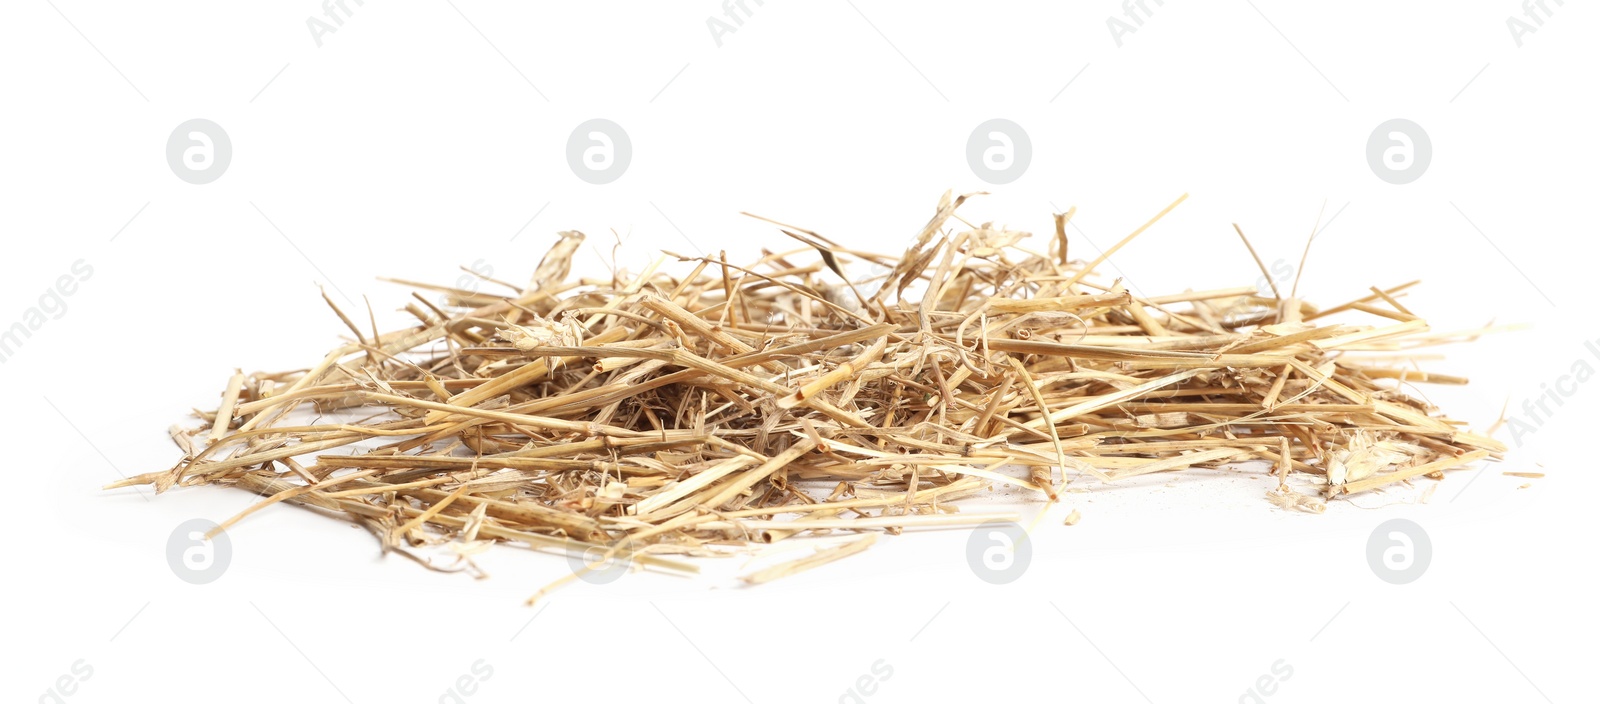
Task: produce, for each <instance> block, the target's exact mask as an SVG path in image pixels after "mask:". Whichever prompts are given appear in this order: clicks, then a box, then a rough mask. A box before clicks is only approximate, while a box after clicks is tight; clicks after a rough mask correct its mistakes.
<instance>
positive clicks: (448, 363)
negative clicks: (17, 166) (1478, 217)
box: [111, 194, 1505, 583]
mask: <svg viewBox="0 0 1600 704" xmlns="http://www.w3.org/2000/svg"><path fill="white" fill-rule="evenodd" d="M966 198H967V197H966V196H962V197H959V198H951V197H950V196H949V194H946V196H945V197H944V198H943V199H942V201H941V202H940V204H939V207H938V210H937V212H936V213H935V215H934V216H933V218H932V219H930V220H929V221H928V223H927V224H926V225H924V226H923V228H922V229H921V231H920V232H919V233H918V234H917V236H916V237H915V239H914V241H913V242H912V243H911V245H910V246H909V247H908V248H907V249H906V250H905V252H904V253H903V254H902V255H901V256H900V257H899V258H895V257H892V256H884V255H877V254H870V253H865V252H859V251H855V250H853V249H850V248H848V247H843V246H840V245H838V244H836V243H834V242H831V241H829V240H827V239H826V238H824V237H822V236H821V235H819V234H817V233H814V232H810V231H807V230H803V229H800V228H796V227H792V226H788V225H783V224H781V223H774V224H776V225H777V226H778V227H779V229H780V230H781V231H782V232H783V233H784V234H785V235H788V236H789V237H791V238H793V239H795V240H798V241H799V242H801V243H802V244H803V245H804V246H803V247H802V248H800V249H797V250H793V251H783V252H772V251H766V250H763V251H764V254H765V256H763V257H761V258H760V259H759V260H758V261H756V262H753V263H751V264H748V265H745V266H736V265H733V264H729V263H728V262H727V261H726V257H725V256H722V257H717V258H710V257H684V256H677V255H670V256H663V257H662V258H660V259H657V260H656V261H655V262H654V263H653V264H651V265H650V266H649V267H648V268H647V269H646V270H645V271H644V272H643V273H641V274H639V275H637V276H631V277H630V276H627V275H625V274H623V273H618V274H616V275H615V276H614V277H613V278H612V279H610V280H588V279H584V280H578V281H569V280H568V278H569V277H568V274H569V271H570V268H571V259H572V255H573V253H574V252H576V251H577V249H578V246H579V244H580V243H581V242H582V241H583V235H582V234H580V233H577V232H563V233H561V235H560V239H559V240H558V242H557V243H556V245H555V246H554V248H552V249H551V251H550V252H549V254H547V255H546V256H545V258H544V259H543V260H542V261H541V262H540V264H539V266H538V268H537V270H536V271H535V272H534V274H533V277H532V280H531V281H530V282H529V284H528V285H527V286H526V287H524V288H518V287H515V286H512V285H509V284H504V283H503V282H492V283H494V284H497V285H503V286H505V287H506V288H507V289H509V293H507V294H504V295H496V294H489V293H479V292H474V291H466V290H457V289H452V288H444V287H438V286H428V285H423V284H411V285H412V286H414V287H415V288H417V289H419V290H421V291H428V292H432V293H434V294H443V296H444V297H445V298H446V300H448V305H445V306H443V307H441V306H436V305H435V304H434V303H432V302H430V299H429V298H427V297H424V296H422V295H420V294H418V293H413V294H412V298H413V300H411V301H410V302H408V303H407V304H406V305H405V308H404V310H405V311H406V312H407V313H409V314H410V315H411V316H413V317H415V318H416V319H417V323H416V324H415V325H413V326H411V327H408V328H405V329H401V330H395V331H391V332H388V333H383V334H378V333H377V332H376V331H372V336H370V337H369V336H368V335H367V334H365V333H364V332H363V331H362V330H361V329H360V328H358V327H357V326H356V325H355V324H354V323H352V322H350V318H349V317H348V316H346V315H345V314H344V313H343V312H339V311H338V309H337V307H336V306H333V303H332V302H331V301H329V305H330V306H332V307H334V309H335V311H336V312H338V315H339V317H340V318H341V319H342V320H344V321H345V323H346V325H348V326H349V327H350V329H351V332H352V333H353V334H354V337H355V339H354V341H353V342H350V343H348V344H345V345H342V346H340V347H338V348H337V349H335V350H333V351H332V352H329V353H328V354H327V355H326V356H324V357H323V358H322V359H321V360H320V361H318V362H316V363H315V364H313V365H312V366H311V367H310V368H309V369H306V370H297V371H290V372H282V373H275V374H266V373H259V372H258V373H254V374H249V375H244V374H235V375H234V376H232V377H231V378H230V379H229V380H228V381H227V383H226V386H225V392H224V395H223V402H222V404H221V405H220V407H219V409H218V410H217V411H215V412H209V413H208V412H201V413H199V416H200V417H201V420H202V425H201V426H200V427H199V428H198V429H196V430H194V431H181V430H176V429H175V430H174V431H173V437H174V440H175V441H176V442H177V443H178V445H179V446H180V448H182V449H183V450H184V455H183V457H182V459H180V460H179V462H178V463H177V465H176V466H174V467H173V468H172V469H170V470H167V471H162V472H155V473H151V474H145V475H141V476H137V477H133V478H131V479H128V480H126V481H121V482H117V483H115V484H112V485H111V487H126V486H132V485H138V484H150V485H153V486H154V487H155V489H156V490H157V491H158V492H159V491H165V490H166V489H168V488H171V487H173V486H176V485H183V486H195V485H203V484H221V485H228V486H236V487H239V488H243V489H245V490H248V491H252V492H256V493H258V494H261V495H264V496H266V497H268V498H267V500H266V501H264V502H262V503H261V504H258V505H257V506H255V507H252V508H251V509H250V510H247V511H245V512H244V513H243V514H240V515H239V516H236V517H234V518H232V519H230V520H228V521H227V522H225V523H224V524H223V525H222V526H221V527H219V528H218V530H221V529H222V528H226V527H229V526H231V525H233V524H235V523H237V522H238V521H239V520H240V519H242V518H243V517H245V516H246V515H249V514H250V513H252V512H254V511H255V510H258V509H259V508H261V507H263V506H266V505H269V504H272V503H276V502H280V501H281V502H286V503H291V504H296V505H300V506H306V507H310V508H313V509H317V510H320V511H324V512H328V513H331V514H333V515H337V516H341V517H343V518H346V519H348V520H351V521H355V522H357V523H359V524H362V525H364V526H366V527H368V528H369V529H370V530H371V531H372V532H373V533H374V534H376V535H377V536H378V538H379V540H380V542H381V544H382V546H383V548H384V549H385V550H393V551H399V552H401V553H403V554H406V555H407V556H411V554H410V553H409V552H407V548H410V547H415V546H419V545H425V544H440V543H447V544H449V545H450V546H451V547H453V548H455V549H456V551H457V552H458V553H459V554H461V555H462V556H463V559H464V560H468V562H469V564H470V555H472V554H475V553H476V552H477V551H478V550H481V549H482V548H483V547H484V546H485V545H487V542H486V541H493V542H511V543H522V544H526V545H529V546H532V547H534V548H537V549H555V550H562V551H568V552H569V554H572V553H579V552H583V551H586V550H587V551H589V553H590V554H591V556H593V555H595V554H599V555H603V556H605V557H613V558H615V557H622V558H626V559H627V560H629V561H630V562H632V563H635V564H638V565H643V566H651V567H658V568H665V569H673V570H681V571H693V570H694V566H693V565H692V564H691V563H685V562H682V561H678V560H673V559H669V558H664V557H661V555H662V554H690V555H704V554H717V553H721V552H724V550H723V549H721V548H722V546H727V545H735V546H738V545H746V544H750V543H759V542H769V541H777V540H783V539H786V538H789V537H792V536H797V535H814V534H818V533H826V532H830V531H877V530H888V531H890V532H898V531H899V530H900V529H903V528H918V527H927V526H952V525H963V524H973V523H977V522H982V521H987V520H992V519H995V518H996V517H997V516H999V517H1008V518H1015V516H1013V515H1009V514H995V513H975V512H962V511H960V510H959V506H958V505H957V502H958V500H960V499H962V498H963V497H970V496H972V495H974V494H977V493H978V492H980V491H984V490H986V489H988V488H989V487H991V486H994V485H996V484H1005V485H1010V486H1012V487H1016V488H1020V489H1024V490H1027V491H1033V492H1038V493H1039V494H1040V495H1042V496H1043V497H1044V498H1045V499H1047V500H1051V501H1054V500H1055V499H1056V497H1057V495H1058V491H1060V490H1061V488H1062V487H1063V486H1064V485H1066V484H1069V483H1072V482H1075V481H1077V480H1078V479H1079V478H1081V477H1088V478H1090V480H1091V481H1093V482H1094V483H1100V482H1118V481H1121V480H1125V479H1127V478H1128V477H1134V476H1139V475H1145V474H1151V473H1155V472H1174V471H1179V470H1187V469H1196V468H1198V469H1215V468H1219V467H1222V466H1224V465H1237V464H1238V463H1241V462H1247V461H1251V460H1259V461H1261V462H1265V463H1268V466H1267V468H1266V469H1265V470H1264V471H1267V472H1270V473H1271V474H1272V475H1273V476H1275V478H1276V479H1277V482H1276V488H1274V489H1273V490H1271V491H1269V492H1268V498H1269V499H1271V500H1272V501H1273V502H1274V503H1276V504H1278V505H1280V506H1282V507H1284V508H1285V509H1299V510H1306V511H1313V512H1321V511H1322V510H1324V508H1325V506H1326V504H1325V501H1324V499H1327V498H1337V497H1342V496H1346V495H1349V494H1354V493H1358V492H1364V491H1372V490H1375V489H1380V488H1383V487H1387V486H1390V485H1393V484H1396V483H1401V482H1410V481H1413V480H1416V479H1419V478H1422V477H1430V478H1440V477H1442V476H1443V475H1444V473H1445V472H1447V471H1450V470H1456V469H1460V468H1462V467H1465V466H1466V465H1468V464H1470V463H1472V462H1475V461H1478V460H1480V459H1485V458H1498V457H1499V455H1500V453H1503V452H1504V451H1505V447H1504V446H1503V445H1502V444H1501V443H1499V442H1497V441H1495V440H1493V439H1491V438H1489V437H1485V436H1482V435H1476V434H1473V433H1471V432H1467V431H1465V430H1463V429H1462V428H1461V427H1460V424H1458V423H1456V422H1454V421H1451V420H1449V419H1447V418H1444V417H1441V416H1440V415H1439V414H1438V413H1437V412H1436V410H1435V409H1434V408H1432V407H1430V406H1429V405H1428V404H1426V403H1424V402H1422V401H1420V400H1418V399H1416V398H1413V397H1411V396H1408V395H1406V394H1405V393H1402V391H1401V390H1400V389H1399V385H1400V384H1401V383H1412V382H1433V383H1446V384H1459V383H1465V380H1464V379H1461V378H1459V377H1453V376H1444V375H1437V374H1429V373H1424V372H1420V371H1416V370H1414V369H1411V368H1408V367H1403V366H1398V362H1397V361H1395V359H1394V358H1393V357H1391V358H1390V359H1389V360H1388V361H1383V360H1379V361H1372V360H1371V359H1369V360H1368V361H1361V360H1360V359H1358V358H1357V357H1356V356H1354V355H1352V354H1350V353H1358V352H1388V353H1393V352H1395V351H1403V350H1409V349H1412V348H1415V347H1418V346H1421V345H1427V344H1433V343H1438V342H1442V341H1447V340H1453V339H1461V336H1439V335H1430V334H1429V333H1428V326H1427V324H1426V323H1425V322H1424V321H1423V320H1422V319H1421V318H1419V317H1418V316H1417V315H1415V314H1414V313H1413V312H1411V311H1410V310H1407V309H1406V308H1405V307H1404V306H1403V305H1402V304H1401V303H1400V301H1399V299H1400V298H1401V297H1402V296H1403V295H1404V292H1405V291H1406V290H1407V289H1409V288H1410V287H1411V286H1413V285H1414V284H1415V283H1416V282H1411V283H1407V284H1403V285H1400V286H1395V287H1391V288H1387V289H1377V288H1373V289H1371V292H1370V295H1364V296H1362V297H1361V298H1359V299H1357V300H1355V301H1351V302H1349V303H1345V304H1343V305H1339V306H1334V307H1332V308H1328V309H1323V310H1319V309H1318V308H1316V307H1314V306H1312V305H1310V304H1308V303H1306V302H1304V301H1301V300H1298V299H1296V298H1293V297H1292V296H1293V294H1291V295H1290V297H1283V296H1282V295H1281V293H1280V292H1279V291H1278V290H1277V289H1276V287H1275V286H1274V289H1273V296H1272V297H1270V298H1268V297H1264V296H1261V295H1258V293H1257V291H1256V290H1255V289H1254V288H1250V287H1242V288H1232V289H1224V290H1215V291H1188V292H1184V293H1178V294H1173V295H1166V296H1157V297H1153V298H1142V297H1140V296H1137V295H1134V294H1132V293H1130V292H1129V291H1128V290H1127V289H1126V288H1125V287H1124V286H1123V284H1122V283H1121V282H1120V281H1114V282H1111V283H1109V284H1104V283H1096V280H1097V277H1096V272H1095V267H1097V266H1098V265H1100V264H1101V263H1103V262H1104V261H1105V260H1106V259H1107V258H1108V257H1109V256H1110V255H1111V254H1112V253H1113V252H1115V251H1116V250H1118V249H1120V248H1121V247H1122V246H1123V245H1125V244H1127V243H1128V242H1129V241H1131V240H1132V239H1133V238H1134V237H1136V236H1138V235H1139V234H1140V233H1142V232H1144V231H1145V230H1146V229H1147V228H1149V227H1150V226H1152V225H1153V224H1155V223H1156V221H1158V220H1159V219H1160V218H1161V216H1162V215H1165V214H1166V213H1167V212H1169V211H1171V210H1172V208H1173V207H1176V206H1177V205H1178V203H1179V202H1181V201H1182V200H1183V199H1182V198H1179V199H1178V201H1177V202H1174V203H1173V204H1172V205H1171V206H1168V207H1167V208H1166V209H1165V210H1163V211H1161V213H1160V214H1158V215H1157V216H1156V217H1155V218H1152V219H1151V220H1150V222H1148V223H1146V224H1145V225H1143V226H1141V227H1140V228H1139V229H1138V230H1136V231H1134V232H1133V233H1132V234H1130V235H1128V237H1127V238H1124V239H1123V240H1122V241H1120V242H1118V243H1117V244H1116V246H1114V247H1112V248H1111V249H1108V250H1106V252H1105V254H1103V255H1101V256H1100V257H1097V258H1096V259H1095V260H1094V261H1092V262H1089V263H1087V264H1085V263H1083V262H1081V261H1074V260H1071V259H1070V258H1069V256H1068V240H1067V237H1066V229H1065V226H1066V224H1067V221H1068V219H1069V218H1070V217H1071V216H1072V212H1071V211H1069V212H1068V213H1065V214H1062V215H1058V216H1056V232H1055V237H1054V238H1053V240H1052V241H1051V242H1050V243H1049V251H1048V252H1047V253H1042V254H1041V253H1034V252H1030V251H1028V250H1026V249H1024V248H1023V247H1022V246H1021V243H1022V241H1023V239H1024V238H1025V237H1027V236H1028V235H1027V234H1026V233H1022V232H1014V231H1008V230H1005V229H999V228H995V227H993V226H991V225H983V226H979V227H971V228H970V229H965V230H962V231H958V232H953V233H952V232H948V231H947V230H946V225H947V223H949V222H950V221H951V219H952V218H953V217H954V214H955V211H956V208H957V207H958V206H960V205H961V203H962V202H963V201H964V200H966ZM769 222H770V221H769ZM1239 235H1240V237H1241V238H1243V236H1244V233H1243V232H1242V231H1240V232H1239ZM1245 244H1246V246H1247V247H1248V244H1249V242H1248V240H1245ZM1241 254H1242V253H1241ZM1250 254H1251V256H1252V257H1254V254H1255V253H1254V250H1253V249H1250ZM672 258H676V259H677V260H678V261H679V262H683V263H685V264H684V268H688V269H689V271H688V272H687V273H685V274H670V273H667V272H666V271H665V267H664V265H665V264H667V262H668V260H669V259H672ZM1255 261H1256V262H1257V264H1259V263H1260V259H1259V258H1258V257H1257V258H1255ZM690 264H692V267H690V266H689V265H690ZM862 265H871V266H875V267H876V268H877V269H878V270H879V271H880V273H879V274H877V275H875V276H870V277H867V278H864V279H863V278H857V279H851V278H849V277H847V276H846V268H847V266H848V267H853V268H856V269H859V267H861V266H862ZM1263 273H1264V274H1265V271H1263ZM1267 279H1268V280H1269V281H1270V280H1271V277H1270V276H1268V277H1267ZM402 283H405V282H402ZM1334 313H1348V314H1352V315H1365V316H1368V317H1369V318H1376V319H1377V320H1376V323H1377V324H1376V325H1349V324H1335V323H1325V322H1322V320H1323V319H1324V318H1325V317H1327V316H1329V315H1331V314H1334ZM308 409H315V411H317V412H318V413H322V414H327V413H335V412H338V413H342V415H343V417H346V418H348V419H349V420H348V422H344V423H323V424H317V425H295V424H293V423H294V422H295V420H294V419H297V418H300V417H302V416H304V415H307V414H306V413H305V411H306V410H308ZM352 451H357V452H355V453H354V454H352ZM1291 474H1296V475H1302V476H1304V477H1308V478H1309V479H1310V480H1311V481H1310V482H1297V483H1299V484H1302V485H1304V484H1312V483H1314V484H1316V485H1320V487H1321V491H1320V494H1321V496H1320V497H1319V496H1315V495H1310V494H1305V493H1302V492H1300V491H1297V490H1295V489H1293V488H1291V487H1290V484H1289V481H1288V479H1289V477H1290V475H1291ZM1076 516H1077V514H1076V512H1074V514H1073V515H1072V516H1069V517H1068V518H1067V520H1066V523H1067V524H1068V525H1070V524H1072V523H1075V522H1076ZM869 544H870V541H869V540H867V539H862V540H860V541H857V542H852V543H850V544H848V545H846V546H843V547H838V548H833V549H829V550H824V551H820V552H818V553H816V554H813V555H811V556H808V557H806V558H803V559H802V560H798V561H795V563H794V564H793V565H790V566H788V567H787V568H785V567H782V566H780V567H779V568H769V569H767V570H763V571H761V572H757V573H755V574H753V575H749V576H748V577H747V578H746V579H747V581H749V582H751V583H759V582H765V581H769V580H771V579H774V578H776V577H779V576H782V575H784V574H788V573H792V572H794V571H799V570H801V569H806V568H809V567H812V566H815V565H818V564H821V563H824V562H827V561H831V560H833V559H837V558H839V557H843V556H845V555H849V554H852V553H855V552H859V551H860V550H862V549H864V548H866V547H867V545H869ZM597 551H598V552H597ZM425 564H426V563H425Z"/></svg>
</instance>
